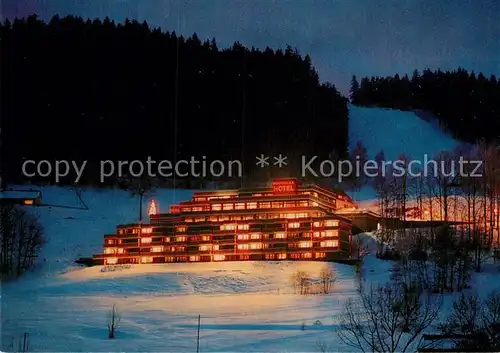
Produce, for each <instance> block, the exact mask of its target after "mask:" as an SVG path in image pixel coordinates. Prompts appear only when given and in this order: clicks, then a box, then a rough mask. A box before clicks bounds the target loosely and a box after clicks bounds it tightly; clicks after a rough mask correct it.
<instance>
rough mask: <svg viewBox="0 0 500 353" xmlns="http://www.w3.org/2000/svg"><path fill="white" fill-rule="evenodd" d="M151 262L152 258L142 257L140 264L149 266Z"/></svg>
mask: <svg viewBox="0 0 500 353" xmlns="http://www.w3.org/2000/svg"><path fill="white" fill-rule="evenodd" d="M152 262H153V258H152V257H150V256H143V257H142V258H141V263H143V264H150V263H152Z"/></svg>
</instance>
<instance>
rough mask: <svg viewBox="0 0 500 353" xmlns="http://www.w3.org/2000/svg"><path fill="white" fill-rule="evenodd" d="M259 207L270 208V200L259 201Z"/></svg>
mask: <svg viewBox="0 0 500 353" xmlns="http://www.w3.org/2000/svg"><path fill="white" fill-rule="evenodd" d="M259 208H271V203H270V202H259Z"/></svg>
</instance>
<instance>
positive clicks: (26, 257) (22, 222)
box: [0, 206, 45, 279]
mask: <svg viewBox="0 0 500 353" xmlns="http://www.w3.org/2000/svg"><path fill="white" fill-rule="evenodd" d="M44 242H45V234H44V229H43V227H42V225H41V224H40V223H39V222H38V219H37V218H36V217H35V216H33V215H31V214H29V213H27V212H26V210H25V209H23V208H20V207H19V208H18V207H14V206H0V275H1V278H2V279H5V278H9V277H12V276H13V277H16V276H19V275H20V274H22V273H23V272H25V271H26V270H28V269H30V268H32V267H33V266H34V265H35V260H36V257H37V255H38V253H39V251H40V250H41V248H42V246H43V244H44Z"/></svg>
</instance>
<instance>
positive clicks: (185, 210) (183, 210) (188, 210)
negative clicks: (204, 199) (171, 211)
mask: <svg viewBox="0 0 500 353" xmlns="http://www.w3.org/2000/svg"><path fill="white" fill-rule="evenodd" d="M181 211H182V212H191V207H181Z"/></svg>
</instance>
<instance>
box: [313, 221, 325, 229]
mask: <svg viewBox="0 0 500 353" xmlns="http://www.w3.org/2000/svg"><path fill="white" fill-rule="evenodd" d="M322 225H323V222H314V223H313V226H314V227H316V228H319V227H321V226H322Z"/></svg>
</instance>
